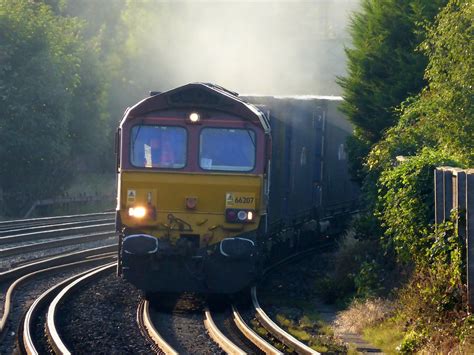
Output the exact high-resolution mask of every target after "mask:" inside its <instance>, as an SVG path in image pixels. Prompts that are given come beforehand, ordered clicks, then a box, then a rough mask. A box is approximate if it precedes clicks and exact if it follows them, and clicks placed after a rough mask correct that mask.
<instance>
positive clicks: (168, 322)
mask: <svg viewBox="0 0 474 355" xmlns="http://www.w3.org/2000/svg"><path fill="white" fill-rule="evenodd" d="M160 297H164V296H157V297H156V298H155V299H153V300H152V301H151V303H150V317H151V319H152V321H153V324H154V326H155V328H156V330H157V331H158V332H159V333H160V334H161V336H162V337H163V338H164V339H165V340H166V341H167V342H168V343H169V344H170V345H171V346H172V347H173V348H174V349H175V350H176V351H177V352H178V353H180V354H225V352H223V351H222V350H221V349H220V348H219V346H218V345H217V344H216V343H214V341H213V340H212V339H211V338H210V337H209V334H208V333H207V330H206V328H205V326H204V306H205V304H204V303H203V302H201V301H200V300H198V299H194V296H193V295H191V294H184V295H183V296H182V297H180V298H179V299H175V300H173V299H171V298H168V297H166V298H167V299H163V298H160Z"/></svg>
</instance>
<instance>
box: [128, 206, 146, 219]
mask: <svg viewBox="0 0 474 355" xmlns="http://www.w3.org/2000/svg"><path fill="white" fill-rule="evenodd" d="M128 215H129V216H130V217H135V218H143V217H145V215H146V208H145V207H141V206H140V207H130V208H129V209H128Z"/></svg>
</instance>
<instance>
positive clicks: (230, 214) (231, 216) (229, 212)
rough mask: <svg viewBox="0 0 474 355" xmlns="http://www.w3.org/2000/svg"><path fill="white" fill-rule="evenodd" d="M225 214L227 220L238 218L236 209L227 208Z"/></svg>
mask: <svg viewBox="0 0 474 355" xmlns="http://www.w3.org/2000/svg"><path fill="white" fill-rule="evenodd" d="M225 216H226V220H227V222H235V220H236V219H237V212H235V211H234V210H227V211H226V215H225Z"/></svg>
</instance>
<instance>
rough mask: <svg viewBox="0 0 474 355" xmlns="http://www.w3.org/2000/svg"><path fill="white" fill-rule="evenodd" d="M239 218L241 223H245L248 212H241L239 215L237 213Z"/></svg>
mask: <svg viewBox="0 0 474 355" xmlns="http://www.w3.org/2000/svg"><path fill="white" fill-rule="evenodd" d="M237 218H238V219H239V221H245V220H246V219H247V212H246V211H239V213H237Z"/></svg>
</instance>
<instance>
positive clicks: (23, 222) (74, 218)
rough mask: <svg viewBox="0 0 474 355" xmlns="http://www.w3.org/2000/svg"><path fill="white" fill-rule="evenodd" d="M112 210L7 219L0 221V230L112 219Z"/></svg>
mask: <svg viewBox="0 0 474 355" xmlns="http://www.w3.org/2000/svg"><path fill="white" fill-rule="evenodd" d="M113 218H114V213H113V212H101V213H88V214H78V215H70V216H54V217H42V218H29V219H16V220H9V221H0V231H2V232H4V231H7V230H15V229H24V228H31V227H38V226H48V225H49V226H53V225H59V224H63V223H72V222H79V221H84V220H89V221H90V220H98V219H113Z"/></svg>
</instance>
